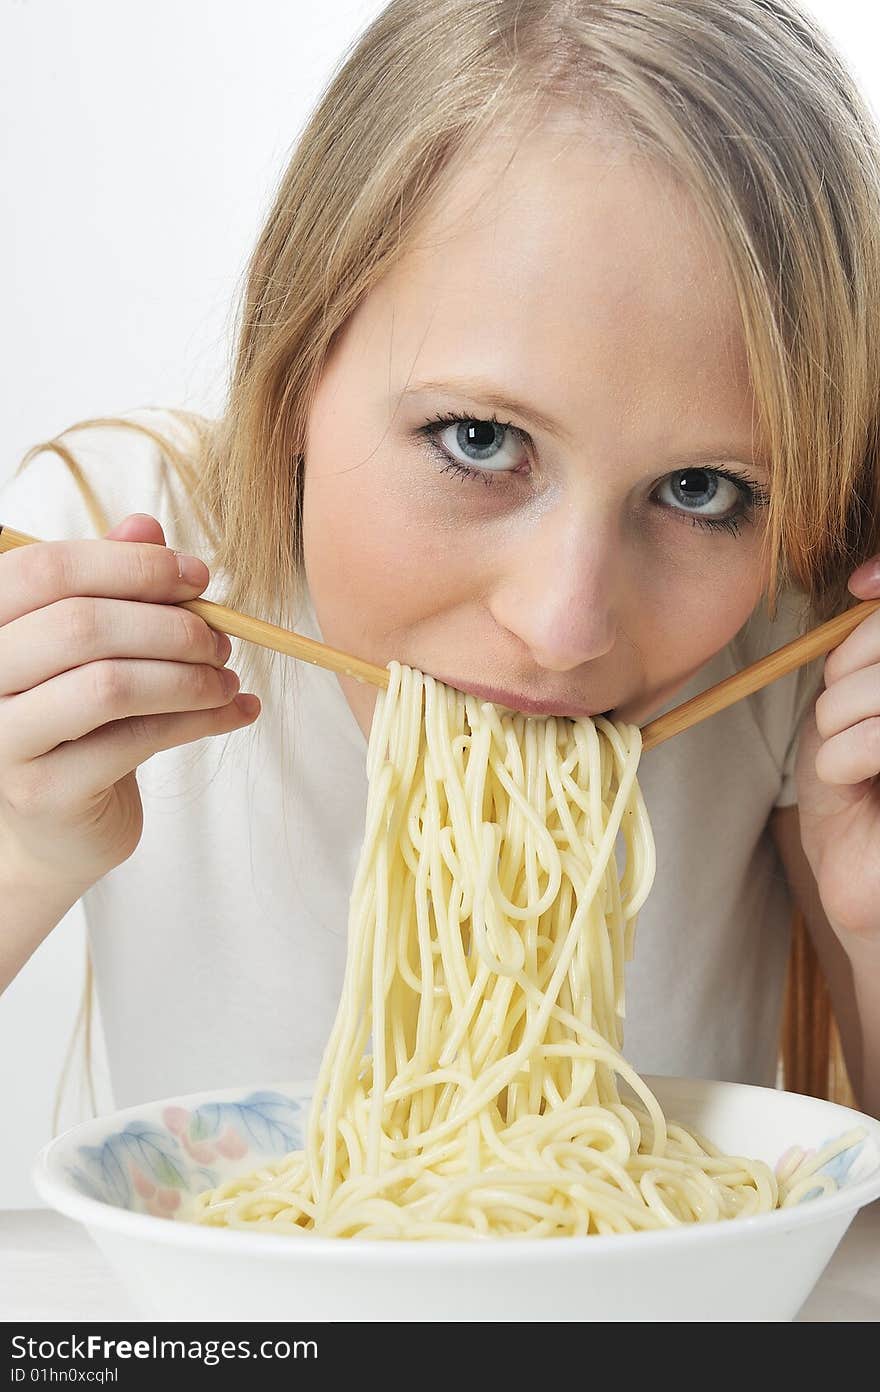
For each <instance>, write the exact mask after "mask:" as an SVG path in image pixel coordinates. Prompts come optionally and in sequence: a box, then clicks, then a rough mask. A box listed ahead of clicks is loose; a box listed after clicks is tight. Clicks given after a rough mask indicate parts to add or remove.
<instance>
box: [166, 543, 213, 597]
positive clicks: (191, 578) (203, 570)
mask: <svg viewBox="0 0 880 1392" xmlns="http://www.w3.org/2000/svg"><path fill="white" fill-rule="evenodd" d="M174 554H175V556H176V557H177V573H178V575H179V576H180V578H181V580H183V582H184V583H185V584H187V585H198V586H199V588H200V589H203V588H204V586H205V585H207V583H208V578H209V572H208V567H207V566H206V565H205V562H204V561H200V560H199V559H198V557H197V556H185V555H183V554H182V552H180V551H175V553H174Z"/></svg>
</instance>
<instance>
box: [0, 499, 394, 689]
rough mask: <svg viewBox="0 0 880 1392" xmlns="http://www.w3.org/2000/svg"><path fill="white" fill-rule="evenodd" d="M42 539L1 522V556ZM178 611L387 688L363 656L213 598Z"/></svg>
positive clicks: (384, 676)
mask: <svg viewBox="0 0 880 1392" xmlns="http://www.w3.org/2000/svg"><path fill="white" fill-rule="evenodd" d="M36 541H39V537H32V536H27V535H26V534H25V533H24V532H15V531H13V530H12V528H11V527H4V526H3V524H2V523H0V553H2V552H3V551H12V550H14V549H15V548H16V547H18V546H30V545H31V544H32V543H33V542H36ZM178 608H179V609H190V610H191V611H192V613H194V614H198V615H199V618H202V619H204V621H205V623H206V624H207V625H208V627H209V628H213V629H216V630H217V632H218V633H228V634H229V636H230V637H231V638H244V639H245V641H246V642H248V643H259V645H260V647H262V648H274V650H275V652H280V653H286V654H287V656H288V657H296V658H299V660H300V662H310V663H311V664H312V666H313V667H326V668H327V670H328V672H341V673H342V675H343V676H344V677H353V678H354V679H355V681H361V682H370V683H371V684H372V685H373V686H382V687H387V685H388V679H389V676H390V673H389V671H388V669H387V667H377V666H375V664H374V663H372V662H364V661H363V659H362V658H360V657H352V656H351V654H350V653H344V652H340V651H339V649H338V648H329V647H328V646H327V644H326V643H319V642H317V641H316V640H315V639H314V638H306V637H305V635H304V634H302V633H292V632H291V631H290V630H289V629H287V628H279V627H278V625H277V624H270V623H266V621H265V620H264V619H254V618H252V617H251V616H250V614H240V613H239V612H238V610H237V609H229V608H228V607H227V606H226V605H225V604H215V603H214V602H213V600H210V599H184V600H182V601H181V602H180V604H179V605H178Z"/></svg>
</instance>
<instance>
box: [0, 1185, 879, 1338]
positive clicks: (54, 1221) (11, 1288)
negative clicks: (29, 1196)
mask: <svg viewBox="0 0 880 1392" xmlns="http://www.w3.org/2000/svg"><path fill="white" fill-rule="evenodd" d="M0 1320H3V1321H4V1322H6V1323H10V1322H12V1321H26V1320H34V1321H39V1322H48V1321H51V1320H58V1321H62V1322H63V1321H68V1322H85V1321H88V1320H91V1321H97V1320H101V1321H103V1322H106V1321H122V1320H133V1321H140V1320H142V1316H140V1315H139V1314H138V1312H137V1310H136V1309H135V1307H134V1306H133V1305H132V1303H131V1301H130V1300H129V1298H128V1296H127V1295H126V1293H125V1291H124V1289H123V1287H122V1285H121V1284H120V1282H119V1281H118V1279H117V1277H116V1276H115V1275H114V1273H113V1270H112V1268H111V1267H110V1266H109V1265H108V1263H107V1261H106V1258H105V1257H104V1256H103V1255H102V1254H101V1252H100V1251H99V1250H98V1248H97V1247H96V1246H95V1244H94V1243H93V1242H92V1239H91V1238H90V1237H89V1235H88V1233H87V1232H86V1230H85V1228H82V1227H80V1225H79V1224H78V1223H74V1222H73V1221H72V1220H71V1219H70V1218H62V1216H61V1215H60V1214H59V1213H55V1212H53V1211H51V1210H49V1209H21V1210H18V1211H12V1210H9V1209H7V1210H5V1211H0ZM798 1320H804V1321H813V1322H819V1323H824V1324H829V1323H839V1322H842V1323H873V1322H875V1321H878V1320H880V1200H878V1202H877V1203H874V1204H871V1205H870V1206H869V1207H868V1208H865V1209H862V1211H861V1213H858V1214H856V1217H855V1219H854V1220H853V1223H852V1226H851V1227H850V1229H849V1231H848V1232H847V1234H846V1236H845V1237H844V1239H843V1242H842V1243H841V1244H840V1246H839V1247H838V1249H837V1251H836V1252H835V1254H834V1256H833V1257H832V1258H831V1262H830V1263H829V1265H828V1267H827V1268H826V1270H825V1272H824V1274H823V1275H822V1277H821V1279H820V1281H819V1284H818V1285H817V1286H816V1289H815V1290H814V1291H813V1294H812V1295H811V1296H810V1298H809V1300H808V1301H807V1303H806V1305H805V1306H804V1308H803V1310H802V1311H801V1313H800V1315H799V1316H798Z"/></svg>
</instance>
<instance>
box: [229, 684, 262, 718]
mask: <svg viewBox="0 0 880 1392" xmlns="http://www.w3.org/2000/svg"><path fill="white" fill-rule="evenodd" d="M235 705H236V706H238V709H239V710H240V711H241V713H242V715H243V716H244V717H245V718H246V719H247V720H252V719H253V717H254V716H255V715H259V713H260V698H259V696H253V695H251V693H250V692H249V691H248V692H245V693H244V695H241V694H240V695H238V696H236V698H235Z"/></svg>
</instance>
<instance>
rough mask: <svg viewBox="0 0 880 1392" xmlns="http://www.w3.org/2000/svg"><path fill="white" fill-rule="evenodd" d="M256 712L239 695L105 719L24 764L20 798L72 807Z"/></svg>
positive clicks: (250, 700) (254, 701)
mask: <svg viewBox="0 0 880 1392" xmlns="http://www.w3.org/2000/svg"><path fill="white" fill-rule="evenodd" d="M260 709H261V707H260V701H259V699H258V698H257V697H256V696H254V695H252V694H250V693H248V694H246V695H245V694H244V693H241V694H239V695H238V696H236V697H235V698H234V699H233V700H232V701H230V702H229V704H228V705H226V706H217V707H215V708H214V709H212V710H204V711H183V712H180V713H178V714H174V715H144V716H137V715H135V716H129V717H128V718H127V719H125V720H114V721H111V722H110V724H109V725H102V726H101V728H100V729H99V730H92V731H91V733H90V734H88V735H83V737H82V738H81V739H78V740H75V741H73V742H72V743H70V744H62V745H60V746H59V747H58V748H57V749H53V750H52V751H51V752H50V753H48V754H43V755H42V756H41V757H40V758H38V759H32V760H31V761H30V762H29V763H27V764H25V765H24V770H25V772H24V775H23V782H25V783H26V784H27V789H26V800H28V801H30V802H31V803H33V804H36V803H37V802H39V804H40V805H41V806H43V807H45V805H46V802H47V801H49V802H52V803H55V804H57V805H60V804H61V803H62V802H64V803H66V804H67V805H71V804H72V805H76V804H77V803H81V802H83V801H86V800H87V799H89V798H93V797H97V796H98V795H99V794H100V793H102V792H104V791H106V789H107V788H112V787H113V785H114V783H118V782H119V780H120V778H124V777H125V775H126V774H127V773H131V771H132V770H133V769H136V768H138V767H139V766H140V765H141V764H143V763H145V762H146V760H147V759H149V758H151V757H152V755H153V754H158V753H159V752H160V751H161V750H163V749H175V748H177V746H179V745H183V744H192V743H193V741H195V740H200V739H207V738H209V737H210V736H211V735H225V734H229V733H230V732H231V731H233V730H239V729H242V728H243V727H244V726H246V725H251V724H253V722H254V721H255V720H256V718H257V716H258V715H259V714H260Z"/></svg>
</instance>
